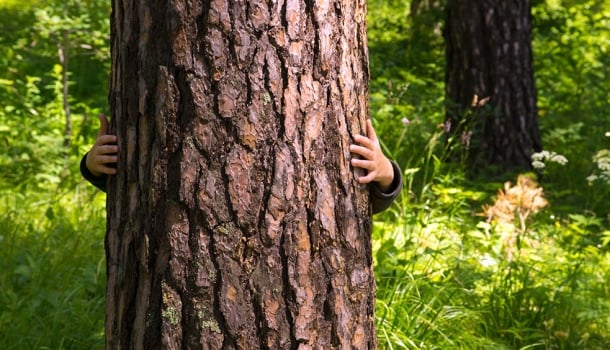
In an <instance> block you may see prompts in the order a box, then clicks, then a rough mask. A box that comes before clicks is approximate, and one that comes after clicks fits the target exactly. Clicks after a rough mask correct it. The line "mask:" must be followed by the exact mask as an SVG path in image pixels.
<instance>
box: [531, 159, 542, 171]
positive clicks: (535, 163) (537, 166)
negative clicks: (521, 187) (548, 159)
mask: <svg viewBox="0 0 610 350" xmlns="http://www.w3.org/2000/svg"><path fill="white" fill-rule="evenodd" d="M532 166H533V167H534V169H544V167H545V165H544V163H543V162H541V161H538V160H535V161H533V162H532Z"/></svg>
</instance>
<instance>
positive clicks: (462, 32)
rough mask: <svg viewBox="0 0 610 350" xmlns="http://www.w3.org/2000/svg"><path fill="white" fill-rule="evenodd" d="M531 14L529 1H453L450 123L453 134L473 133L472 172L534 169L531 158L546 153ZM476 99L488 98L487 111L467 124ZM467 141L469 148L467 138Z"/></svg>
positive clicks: (450, 17) (450, 16)
mask: <svg viewBox="0 0 610 350" xmlns="http://www.w3.org/2000/svg"><path fill="white" fill-rule="evenodd" d="M530 8H531V4H530V1H529V0H511V1H504V0H485V1H475V2H473V1H465V0H450V1H449V4H448V12H447V23H446V29H445V35H446V45H447V46H446V53H447V62H446V67H447V69H446V98H447V100H448V103H449V110H448V120H449V121H450V124H451V126H452V128H453V130H452V131H453V132H454V133H455V132H457V133H462V136H464V135H468V131H473V132H474V135H473V136H472V142H471V143H470V144H471V146H470V152H469V159H470V160H469V161H470V165H471V167H470V168H471V169H479V168H481V167H489V166H490V165H491V166H496V167H497V168H498V170H500V171H506V170H510V169H531V155H532V153H534V152H537V151H540V150H541V149H542V146H541V140H540V132H539V130H538V119H537V118H538V117H537V113H538V111H537V107H536V89H535V84H534V73H533V67H532V48H531V18H530V17H531V15H530ZM475 95H477V96H478V98H479V100H480V99H483V98H487V97H489V98H490V99H489V103H488V106H487V108H486V110H482V109H480V108H479V109H478V110H477V111H476V112H474V113H473V114H471V116H474V117H476V120H469V121H464V120H463V119H462V118H464V117H465V115H468V114H469V113H470V112H466V111H467V110H468V109H469V108H470V105H471V103H472V101H473V97H474V96H475ZM475 107H476V108H478V106H475ZM476 108H475V109H476ZM458 125H460V126H458ZM465 125H469V127H470V128H471V129H470V130H467V128H468V127H466V126H465ZM459 137H460V135H458V139H459ZM462 140H464V142H465V143H466V141H467V140H468V138H467V137H463V138H462Z"/></svg>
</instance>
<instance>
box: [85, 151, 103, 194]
mask: <svg viewBox="0 0 610 350" xmlns="http://www.w3.org/2000/svg"><path fill="white" fill-rule="evenodd" d="M80 173H81V175H83V177H84V178H85V180H87V181H89V182H90V183H91V184H92V185H93V186H95V187H97V188H99V189H100V190H102V191H104V192H106V180H107V179H108V176H106V175H102V176H100V177H96V176H94V175H93V174H91V171H89V169H88V168H87V154H86V153H85V155H84V156H83V159H81V160H80Z"/></svg>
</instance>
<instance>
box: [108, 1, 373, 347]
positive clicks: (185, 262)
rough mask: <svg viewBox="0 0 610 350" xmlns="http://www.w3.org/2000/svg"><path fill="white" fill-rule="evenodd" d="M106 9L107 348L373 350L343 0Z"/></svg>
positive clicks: (356, 86) (361, 100)
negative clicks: (113, 165)
mask: <svg viewBox="0 0 610 350" xmlns="http://www.w3.org/2000/svg"><path fill="white" fill-rule="evenodd" d="M112 7H113V13H112V29H111V33H112V48H111V50H112V73H111V83H110V85H111V86H110V90H111V91H110V103H111V111H112V115H113V118H112V123H111V128H112V130H113V131H114V132H116V134H117V135H118V139H119V147H120V153H119V163H118V174H117V175H116V176H114V177H112V178H111V179H110V182H109V184H108V199H107V200H108V202H107V207H108V228H107V236H106V253H107V267H108V286H107V309H106V347H107V348H108V349H157V348H163V349H199V348H201V349H374V348H376V334H375V326H374V315H373V308H374V305H373V303H374V291H375V282H374V276H373V272H372V254H371V243H370V231H371V222H370V208H369V205H368V192H367V190H366V188H365V187H363V186H360V185H359V184H358V183H357V182H356V181H355V180H354V174H353V170H352V169H351V168H350V166H349V158H350V153H349V148H348V146H349V144H351V143H352V135H354V134H356V133H361V132H363V126H364V125H365V124H364V122H365V119H366V116H367V112H368V111H367V109H368V78H369V77H368V52H367V45H366V23H365V15H366V7H365V1H364V0H357V1H338V0H335V1H304V0H286V1H260V0H259V1H245V0H234V1H220V0H212V1H184V0H170V1H163V2H157V1H143V0H135V1H133V0H132V1H127V0H114V1H113V4H112Z"/></svg>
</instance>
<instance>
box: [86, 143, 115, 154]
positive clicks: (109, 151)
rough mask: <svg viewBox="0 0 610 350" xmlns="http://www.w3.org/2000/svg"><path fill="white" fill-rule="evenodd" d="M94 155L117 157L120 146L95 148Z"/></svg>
mask: <svg viewBox="0 0 610 350" xmlns="http://www.w3.org/2000/svg"><path fill="white" fill-rule="evenodd" d="M92 151H93V153H95V154H96V155H116V154H117V153H119V146H117V145H101V146H97V147H95V148H94V149H93V150H92Z"/></svg>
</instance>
